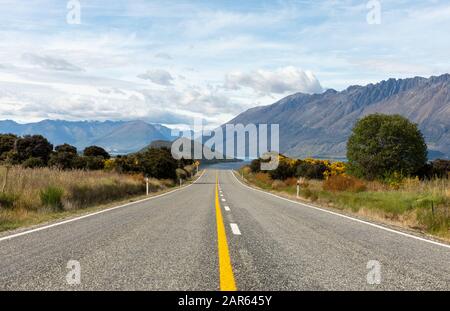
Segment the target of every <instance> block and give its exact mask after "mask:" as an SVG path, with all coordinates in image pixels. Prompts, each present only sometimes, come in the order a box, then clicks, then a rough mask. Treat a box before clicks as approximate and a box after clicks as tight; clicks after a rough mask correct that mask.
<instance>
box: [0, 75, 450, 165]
mask: <svg viewBox="0 0 450 311" xmlns="http://www.w3.org/2000/svg"><path fill="white" fill-rule="evenodd" d="M376 112H378V113H385V114H400V115H403V116H405V117H407V118H408V119H410V120H411V121H413V122H415V123H417V124H418V125H419V128H420V130H421V131H422V133H423V134H424V137H425V140H426V142H427V145H428V148H429V157H430V158H437V157H440V158H449V157H450V75H449V74H444V75H441V76H433V77H430V78H422V77H415V78H408V79H389V80H385V81H381V82H379V83H376V84H368V85H366V86H359V85H354V86H350V87H348V88H347V89H345V90H343V91H340V92H339V91H336V90H333V89H328V90H327V91H325V92H323V93H321V94H303V93H296V94H293V95H290V96H288V97H285V98H283V99H281V100H280V101H278V102H276V103H274V104H272V105H269V106H259V107H255V108H252V109H249V110H247V111H245V112H243V113H241V114H239V115H238V116H237V117H235V118H234V119H233V120H231V121H229V122H227V123H229V124H244V125H246V124H249V123H253V124H279V125H280V151H281V152H282V153H284V154H286V155H288V156H293V157H307V156H312V157H322V158H344V157H345V153H346V142H347V139H348V137H349V135H350V133H351V129H352V127H353V126H354V124H355V123H356V121H357V120H358V119H360V118H362V117H363V116H365V115H368V114H371V113H376ZM0 133H13V134H17V135H26V134H42V135H44V136H45V137H47V138H48V139H49V140H50V141H51V142H52V143H53V144H54V145H58V144H62V143H68V144H71V145H74V146H76V147H77V148H78V149H80V150H81V149H83V148H84V147H86V146H89V145H98V146H101V147H104V148H105V149H107V150H108V151H109V152H111V153H113V154H125V153H131V152H136V151H139V150H141V149H143V148H145V147H146V146H149V145H150V144H151V142H154V141H172V140H173V139H174V138H175V137H172V136H171V130H170V129H169V128H167V127H165V126H163V125H159V124H149V123H146V122H144V121H104V122H99V121H76V122H72V121H64V120H44V121H41V122H37V123H29V124H19V123H16V122H14V121H10V120H5V121H0Z"/></svg>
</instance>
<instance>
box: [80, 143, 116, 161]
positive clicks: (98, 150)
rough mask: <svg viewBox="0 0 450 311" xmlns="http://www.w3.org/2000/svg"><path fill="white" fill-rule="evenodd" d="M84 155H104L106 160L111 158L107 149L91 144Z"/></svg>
mask: <svg viewBox="0 0 450 311" xmlns="http://www.w3.org/2000/svg"><path fill="white" fill-rule="evenodd" d="M83 155H84V156H85V157H102V158H103V159H104V160H107V159H109V158H111V156H110V155H109V153H108V152H106V150H105V149H103V148H102V147H98V146H90V147H87V148H86V149H84V151H83Z"/></svg>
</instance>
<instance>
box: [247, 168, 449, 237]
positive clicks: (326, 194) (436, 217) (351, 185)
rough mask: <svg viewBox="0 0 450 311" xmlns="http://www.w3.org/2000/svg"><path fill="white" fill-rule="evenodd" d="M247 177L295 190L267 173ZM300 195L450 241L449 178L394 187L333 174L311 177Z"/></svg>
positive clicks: (411, 181)
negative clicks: (333, 175)
mask: <svg viewBox="0 0 450 311" xmlns="http://www.w3.org/2000/svg"><path fill="white" fill-rule="evenodd" d="M266 175H267V176H266ZM244 176H245V178H246V179H247V181H249V182H250V183H253V184H255V185H256V186H258V187H260V188H262V189H266V190H274V191H278V192H284V193H287V194H289V195H295V193H296V186H295V185H294V183H293V181H292V180H286V181H284V182H279V181H272V180H271V179H270V177H269V176H268V174H266V173H258V174H252V173H247V174H244ZM275 183H276V185H275V187H274V184H275ZM283 183H284V186H283ZM300 195H301V196H302V197H303V199H306V200H308V201H312V202H315V201H317V202H318V203H319V204H321V205H324V206H329V207H333V208H338V209H341V210H348V211H351V212H354V213H358V214H360V215H362V216H366V217H368V218H373V219H376V220H378V221H384V222H386V223H390V224H397V225H400V226H404V227H407V228H412V229H418V230H421V231H423V232H427V233H431V234H434V235H436V236H439V237H442V238H445V239H449V240H450V180H449V179H434V180H426V181H421V180H418V179H404V180H403V181H402V182H401V183H400V185H399V186H398V187H392V186H391V185H388V184H384V183H381V182H377V181H364V180H359V179H356V178H353V177H350V178H348V177H347V178H346V177H344V178H341V177H330V178H329V179H328V180H326V181H320V180H308V181H307V183H305V184H304V185H302V186H301V191H300Z"/></svg>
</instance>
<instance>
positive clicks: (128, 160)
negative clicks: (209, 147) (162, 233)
mask: <svg viewBox="0 0 450 311" xmlns="http://www.w3.org/2000/svg"><path fill="white" fill-rule="evenodd" d="M195 172H196V167H195V166H194V164H193V163H192V161H187V160H176V159H174V158H173V157H172V155H171V153H170V150H168V149H164V148H158V149H156V148H152V149H149V150H146V151H145V152H142V153H136V154H131V155H126V156H117V157H111V156H110V155H109V154H108V152H106V151H105V150H104V149H103V148H101V147H98V146H91V147H87V148H86V149H85V150H83V152H81V153H79V152H78V150H77V149H76V148H75V147H74V146H71V145H68V144H64V145H60V146H56V147H55V148H53V146H52V145H51V144H50V143H49V142H48V140H47V139H46V138H44V137H43V136H40V135H34V136H24V137H17V136H15V135H12V134H0V231H4V230H9V229H14V228H18V227H21V226H24V225H31V224H36V223H40V222H42V221H47V220H51V219H56V218H60V217H64V216H67V215H70V214H73V213H77V212H79V211H80V210H85V209H92V208H95V207H98V206H100V205H105V204H109V203H113V202H118V201H124V200H129V199H131V198H133V197H138V196H142V195H145V193H146V177H147V178H148V181H149V191H150V192H157V191H163V190H165V189H167V188H170V187H174V186H176V185H178V184H179V182H180V179H181V181H182V182H185V181H188V180H189V179H191V178H192V177H193V175H194V174H195Z"/></svg>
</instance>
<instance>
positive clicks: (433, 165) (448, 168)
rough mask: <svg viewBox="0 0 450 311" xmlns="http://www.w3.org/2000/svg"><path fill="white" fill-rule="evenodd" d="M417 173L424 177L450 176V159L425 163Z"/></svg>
mask: <svg viewBox="0 0 450 311" xmlns="http://www.w3.org/2000/svg"><path fill="white" fill-rule="evenodd" d="M417 175H418V176H419V177H420V178H422V179H425V178H427V179H432V178H450V160H444V159H437V160H434V161H432V162H430V163H427V164H425V165H424V166H423V167H422V168H421V169H420V170H418V171H417Z"/></svg>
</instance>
